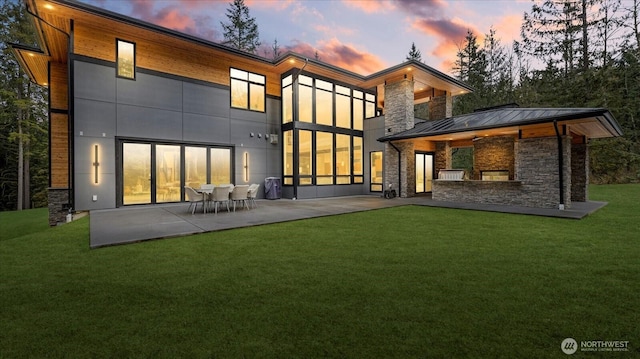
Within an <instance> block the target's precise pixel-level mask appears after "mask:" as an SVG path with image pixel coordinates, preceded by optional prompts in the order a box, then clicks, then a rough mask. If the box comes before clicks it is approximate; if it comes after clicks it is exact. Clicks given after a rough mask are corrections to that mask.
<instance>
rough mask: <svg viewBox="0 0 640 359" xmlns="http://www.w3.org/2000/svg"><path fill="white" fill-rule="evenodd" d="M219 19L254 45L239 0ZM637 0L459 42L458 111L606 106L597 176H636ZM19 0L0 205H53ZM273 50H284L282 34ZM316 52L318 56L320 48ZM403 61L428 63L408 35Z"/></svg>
mask: <svg viewBox="0 0 640 359" xmlns="http://www.w3.org/2000/svg"><path fill="white" fill-rule="evenodd" d="M226 16H227V20H228V22H224V23H221V25H222V28H223V30H224V34H223V35H224V40H223V43H224V44H226V45H227V46H231V47H234V48H237V49H239V50H241V51H246V52H250V53H254V54H255V53H257V51H258V47H259V46H260V41H259V32H258V24H257V23H256V21H255V18H253V17H251V16H250V14H249V9H248V7H247V6H246V5H245V4H244V1H243V0H233V2H231V3H230V5H229V8H228V10H227V13H226ZM639 29H640V0H624V1H623V0H546V1H543V2H541V3H535V4H533V5H532V8H531V10H530V11H528V12H526V13H525V15H524V19H523V23H522V27H521V39H520V40H519V41H514V42H513V43H512V44H510V45H504V44H502V43H501V41H500V38H499V36H498V34H497V32H496V30H495V29H490V30H489V33H488V34H485V35H484V38H483V39H482V41H480V40H479V39H478V37H477V36H476V35H475V34H473V33H472V32H471V31H469V32H468V33H467V36H466V38H465V40H464V41H463V43H461V44H460V45H459V49H458V52H457V55H456V60H455V66H454V68H453V70H452V71H453V75H454V76H455V77H457V78H458V79H460V80H462V81H464V82H466V83H468V84H469V85H471V86H472V87H473V88H474V89H475V91H474V92H473V93H470V94H467V95H464V96H458V97H456V99H455V101H454V114H461V113H468V112H470V111H473V110H474V109H477V108H483V107H490V106H494V105H500V104H505V103H518V104H519V105H521V106H523V107H606V108H608V109H609V110H610V111H611V112H612V113H613V114H614V116H615V117H616V119H617V120H618V122H619V123H620V125H621V127H622V129H623V131H624V137H622V138H616V139H605V140H593V141H592V142H591V147H592V148H593V149H594V151H592V152H591V154H592V155H591V170H592V177H591V178H592V181H593V182H598V183H620V182H637V181H638V179H639V178H640V45H639V44H640V31H639ZM34 36H35V35H34V33H33V30H32V29H31V24H30V22H29V21H28V19H27V16H26V13H25V9H24V7H23V6H22V4H20V3H19V2H14V1H11V0H0V69H1V70H2V71H1V73H0V106H2V112H0V210H15V209H25V208H31V207H42V206H46V204H47V188H48V186H49V182H48V178H49V175H48V164H49V153H48V148H49V147H48V126H49V119H48V116H47V103H48V99H47V91H46V89H44V88H42V87H40V86H37V85H34V84H32V83H31V82H30V81H29V79H28V77H27V76H26V75H25V74H24V73H23V72H22V70H21V69H20V67H19V64H18V62H17V61H16V59H15V57H14V56H13V54H12V53H11V50H10V49H9V47H8V44H10V43H18V44H22V45H27V46H33V47H36V45H37V42H36V39H35V37H34ZM271 50H272V53H271V54H267V53H265V57H267V56H272V57H277V56H278V55H280V46H279V44H278V42H277V39H276V40H274V42H273V45H272V46H271ZM315 57H316V59H318V58H319V55H318V54H317V52H316V55H315ZM406 59H407V60H410V59H413V60H418V61H422V55H421V53H420V50H419V49H418V48H417V47H416V46H415V43H412V46H411V50H410V52H409V55H408V56H407V57H406Z"/></svg>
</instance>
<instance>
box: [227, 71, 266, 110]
mask: <svg viewBox="0 0 640 359" xmlns="http://www.w3.org/2000/svg"><path fill="white" fill-rule="evenodd" d="M229 74H230V76H231V106H232V107H236V108H243V109H248V110H252V111H258V112H264V111H265V83H266V78H265V77H264V76H263V75H258V74H254V73H251V72H247V71H243V70H238V69H233V68H232V69H231V70H230V73H229Z"/></svg>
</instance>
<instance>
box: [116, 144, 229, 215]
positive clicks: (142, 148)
mask: <svg viewBox="0 0 640 359" xmlns="http://www.w3.org/2000/svg"><path fill="white" fill-rule="evenodd" d="M232 153H233V151H232V149H231V148H228V147H215V146H206V145H202V146H191V145H183V144H160V143H139V142H125V141H123V142H122V162H121V166H122V167H121V174H122V175H121V176H122V177H121V181H122V182H121V183H122V186H121V190H122V192H121V193H122V197H121V202H120V203H122V205H131V204H150V203H167V202H180V201H182V200H183V199H184V198H185V195H184V186H190V187H193V188H196V189H197V188H200V185H202V184H205V183H213V184H227V183H233V178H232V176H231V174H232V173H233V169H232V163H233V161H232V156H233V154H232Z"/></svg>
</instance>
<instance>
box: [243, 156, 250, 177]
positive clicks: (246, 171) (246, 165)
mask: <svg viewBox="0 0 640 359" xmlns="http://www.w3.org/2000/svg"><path fill="white" fill-rule="evenodd" d="M243 168H244V181H245V182H249V152H245V153H244V166H243Z"/></svg>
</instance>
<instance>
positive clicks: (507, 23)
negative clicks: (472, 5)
mask: <svg viewBox="0 0 640 359" xmlns="http://www.w3.org/2000/svg"><path fill="white" fill-rule="evenodd" d="M521 26H522V15H521V14H512V15H506V16H504V17H503V18H502V19H501V20H500V22H498V23H497V24H495V25H494V26H493V28H494V29H495V30H496V34H497V36H498V37H499V38H501V39H502V40H503V41H502V43H503V44H506V45H508V44H509V43H510V42H511V41H513V40H517V39H519V38H520V27H521ZM505 34H507V36H506V37H505ZM509 34H510V36H509Z"/></svg>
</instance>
